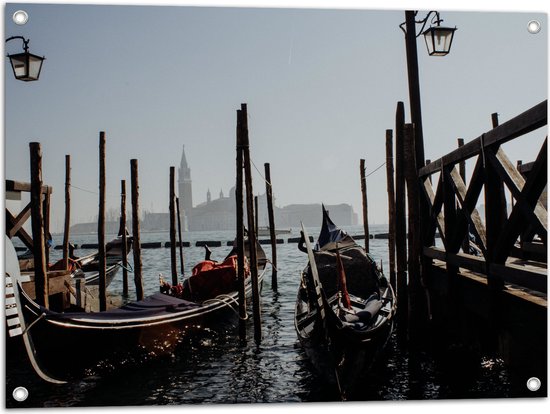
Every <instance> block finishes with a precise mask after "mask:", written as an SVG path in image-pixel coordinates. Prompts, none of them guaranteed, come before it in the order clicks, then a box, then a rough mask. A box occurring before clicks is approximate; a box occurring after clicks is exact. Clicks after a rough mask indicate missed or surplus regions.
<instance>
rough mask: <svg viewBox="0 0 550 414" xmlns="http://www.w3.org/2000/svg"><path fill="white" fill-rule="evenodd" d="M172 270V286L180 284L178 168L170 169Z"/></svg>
mask: <svg viewBox="0 0 550 414" xmlns="http://www.w3.org/2000/svg"><path fill="white" fill-rule="evenodd" d="M169 195H170V201H169V211H170V270H171V272H172V285H173V286H176V285H177V284H178V268H177V258H176V168H175V167H170V189H169Z"/></svg>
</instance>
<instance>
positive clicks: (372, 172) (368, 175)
mask: <svg viewBox="0 0 550 414" xmlns="http://www.w3.org/2000/svg"><path fill="white" fill-rule="evenodd" d="M384 165H386V162H385V161H384V162H383V163H382V164H380V165H379V166H378V167H376V168H375V169H374V170H373V171H371V172H370V173H368V174H367V175H365V178H368V177H370V176H371V175H373V174H374V173H375V172H376V171H378V170H379V169H380V168H382V167H383V166H384Z"/></svg>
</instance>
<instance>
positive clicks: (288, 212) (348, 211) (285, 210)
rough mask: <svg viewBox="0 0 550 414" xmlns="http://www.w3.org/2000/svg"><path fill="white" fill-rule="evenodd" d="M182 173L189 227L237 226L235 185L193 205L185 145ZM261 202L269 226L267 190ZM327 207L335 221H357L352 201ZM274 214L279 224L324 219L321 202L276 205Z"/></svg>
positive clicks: (181, 195) (182, 194)
mask: <svg viewBox="0 0 550 414" xmlns="http://www.w3.org/2000/svg"><path fill="white" fill-rule="evenodd" d="M178 173H179V176H178V183H179V198H180V203H181V205H182V206H183V210H184V214H185V218H184V220H185V223H186V225H187V229H188V230H191V231H212V230H233V229H235V224H236V223H235V221H236V219H235V215H236V211H235V210H236V200H235V187H233V188H231V189H230V190H229V196H228V197H225V196H224V193H223V190H220V193H219V196H218V198H217V199H212V193H211V191H210V189H208V191H207V193H206V202H204V203H201V204H199V205H197V206H194V207H193V205H192V202H193V194H192V193H193V182H192V180H191V168H190V167H189V165H188V163H187V157H186V155H185V148H184V149H183V153H182V155H181V162H180V167H179V170H178ZM274 204H275V200H274ZM258 206H259V208H258V225H259V226H262V227H263V226H268V224H269V221H268V214H267V196H266V195H265V194H262V195H259V196H258ZM325 207H326V208H327V209H328V210H329V212H330V216H331V218H332V219H333V220H334V222H335V223H338V224H339V225H341V226H347V225H354V224H357V214H355V212H354V211H353V208H352V206H351V205H349V204H338V205H327V206H325ZM245 214H246V213H245ZM274 215H275V223H276V226H277V227H278V228H289V227H299V226H300V222H304V224H305V225H307V226H319V225H320V224H321V219H322V213H321V205H320V204H291V205H288V206H286V207H282V208H281V207H274ZM245 220H246V219H245ZM245 222H246V221H245Z"/></svg>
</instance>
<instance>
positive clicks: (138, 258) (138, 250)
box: [130, 159, 143, 300]
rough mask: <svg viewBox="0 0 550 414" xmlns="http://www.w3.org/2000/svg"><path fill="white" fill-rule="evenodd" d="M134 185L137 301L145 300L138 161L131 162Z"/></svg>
mask: <svg viewBox="0 0 550 414" xmlns="http://www.w3.org/2000/svg"><path fill="white" fill-rule="evenodd" d="M130 170H131V171H130V172H131V185H132V237H133V250H134V283H135V285H136V297H137V300H142V299H143V279H142V275H141V242H140V235H139V184H138V160H136V159H132V160H130Z"/></svg>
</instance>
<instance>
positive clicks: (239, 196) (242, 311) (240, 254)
mask: <svg viewBox="0 0 550 414" xmlns="http://www.w3.org/2000/svg"><path fill="white" fill-rule="evenodd" d="M236 134H237V146H236V150H237V151H236V152H237V159H236V181H237V182H236V185H235V200H236V215H237V217H236V224H237V225H236V227H237V229H236V231H237V235H236V243H237V279H238V284H239V338H240V340H241V341H242V342H244V341H246V320H247V314H246V294H245V273H244V272H245V264H244V260H245V259H244V206H243V151H244V148H243V114H242V110H241V109H238V110H237V131H236Z"/></svg>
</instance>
